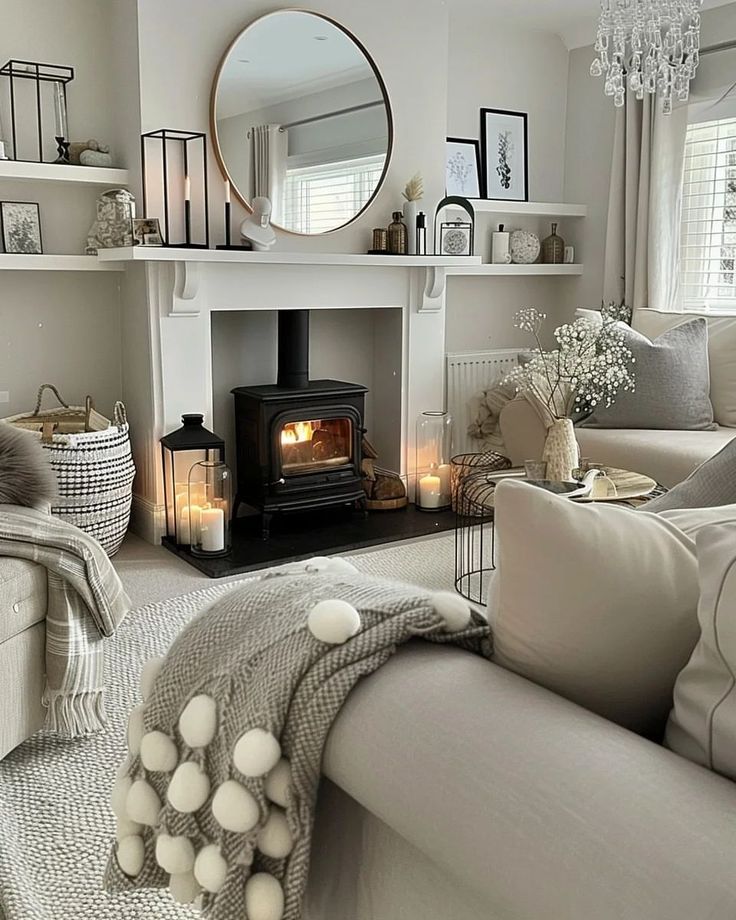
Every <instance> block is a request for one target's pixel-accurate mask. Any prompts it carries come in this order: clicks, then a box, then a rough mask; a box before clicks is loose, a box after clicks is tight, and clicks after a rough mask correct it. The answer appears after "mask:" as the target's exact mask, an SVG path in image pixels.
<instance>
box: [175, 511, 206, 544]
mask: <svg viewBox="0 0 736 920" xmlns="http://www.w3.org/2000/svg"><path fill="white" fill-rule="evenodd" d="M201 524H202V509H201V508H200V507H199V505H184V507H183V508H182V509H181V517H180V518H179V542H180V543H190V544H191V543H198V542H199V530H200V526H201Z"/></svg>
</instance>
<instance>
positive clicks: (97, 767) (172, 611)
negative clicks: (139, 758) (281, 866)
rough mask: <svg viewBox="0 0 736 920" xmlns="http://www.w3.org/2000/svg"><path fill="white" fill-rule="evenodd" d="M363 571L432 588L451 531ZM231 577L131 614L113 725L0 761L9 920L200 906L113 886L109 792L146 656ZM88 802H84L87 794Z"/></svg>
mask: <svg viewBox="0 0 736 920" xmlns="http://www.w3.org/2000/svg"><path fill="white" fill-rule="evenodd" d="M350 559H351V561H352V562H353V563H354V565H355V566H356V567H357V568H358V569H360V571H362V572H366V573H369V574H372V575H378V576H381V577H383V578H394V579H399V580H403V581H408V582H411V583H413V584H416V585H419V586H421V587H423V588H427V589H429V590H432V591H441V590H446V591H447V590H451V589H452V585H453V559H454V550H453V536H452V534H444V535H442V536H440V537H436V538H432V539H430V540H423V541H420V542H416V543H410V544H396V545H394V546H390V547H388V548H387V549H382V550H376V551H373V552H368V553H362V554H357V555H355V556H351V557H350ZM231 587H232V583H230V584H226V585H218V586H216V587H211V588H205V589H203V590H201V591H197V592H195V593H193V594H186V595H183V596H182V597H178V598H175V599H173V600H170V601H166V602H164V603H160V604H151V605H150V606H147V607H141V608H139V609H138V610H136V611H134V612H133V613H131V614H130V616H129V617H128V619H127V620H126V621H125V622H124V623H123V625H122V627H121V628H120V630H119V631H118V634H117V635H116V637H115V638H114V639H112V640H110V644H109V649H108V652H109V657H108V661H109V668H110V679H109V688H110V690H109V696H108V700H107V709H108V716H109V720H110V725H109V727H108V729H107V730H106V731H105V732H102V733H100V734H97V735H93V736H90V737H89V738H87V739H83V740H76V741H59V740H58V739H56V738H54V737H52V736H49V735H46V734H44V733H39V734H38V735H35V736H34V737H33V738H31V739H30V740H29V741H26V742H25V744H22V745H21V746H20V747H19V748H17V749H16V750H15V751H13V752H12V753H11V754H9V755H8V756H7V757H6V758H5V760H3V761H1V762H0V917H2V918H3V920H113V918H114V920H138V918H141V920H143V918H145V920H178V918H182V917H192V916H196V912H195V911H193V910H191V909H189V908H187V907H182V906H180V905H176V904H174V902H173V901H172V900H171V898H170V897H169V895H168V893H167V892H161V893H159V892H150V891H141V892H136V893H131V894H126V895H115V896H111V895H107V894H105V893H104V892H103V891H102V890H101V880H102V873H103V870H104V866H105V861H106V859H107V853H108V850H109V844H110V841H111V839H112V837H113V835H114V819H113V816H112V813H111V811H110V807H109V794H110V789H111V788H112V784H113V779H114V774H115V770H116V768H117V765H118V764H119V763H120V762H121V761H122V759H123V757H124V754H125V740H124V733H125V724H126V721H127V713H128V711H129V710H130V708H131V707H132V706H133V705H134V704H135V701H136V700H137V698H138V678H139V675H140V670H141V667H142V665H143V663H144V662H145V661H147V660H148V659H149V658H152V657H154V656H156V655H161V654H163V653H164V652H165V651H166V649H167V648H168V647H169V645H170V644H171V642H172V641H173V639H174V638H175V636H176V635H177V634H178V633H179V631H180V630H181V629H182V627H183V626H184V624H185V623H187V622H188V621H189V620H190V619H191V618H192V617H193V616H194V615H195V614H196V613H197V612H198V611H199V610H201V609H202V607H203V606H205V605H206V604H208V603H210V602H211V601H212V600H214V599H215V598H217V597H219V596H221V595H222V594H223V593H224V592H226V591H228V590H229V589H230V588H231ZM80 803H82V804H80Z"/></svg>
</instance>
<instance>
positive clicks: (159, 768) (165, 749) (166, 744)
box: [141, 732, 179, 773]
mask: <svg viewBox="0 0 736 920" xmlns="http://www.w3.org/2000/svg"><path fill="white" fill-rule="evenodd" d="M178 762H179V752H178V751H177V749H176V745H175V744H174V742H173V741H172V740H171V738H169V736H168V735H165V734H164V733H163V732H148V733H147V734H145V735H144V736H143V738H142V740H141V763H142V764H143V766H144V767H145V768H146V770H152V771H153V772H154V773H157V772H158V773H170V772H171V771H172V770H173V769H174V767H175V766H176V765H177V763H178Z"/></svg>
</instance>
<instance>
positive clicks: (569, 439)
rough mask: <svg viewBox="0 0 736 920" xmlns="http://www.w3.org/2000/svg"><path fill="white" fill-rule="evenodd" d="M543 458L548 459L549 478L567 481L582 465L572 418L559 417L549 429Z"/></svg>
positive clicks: (555, 480)
mask: <svg viewBox="0 0 736 920" xmlns="http://www.w3.org/2000/svg"><path fill="white" fill-rule="evenodd" d="M542 459H543V460H546V461H547V479H551V480H553V481H554V482H567V481H569V480H571V479H572V471H573V470H574V469H576V468H577V467H578V466H579V465H580V450H579V448H578V442H577V440H576V438H575V428H574V426H573V423H572V419H569V418H558V419H555V421H554V422H552V424H551V425H550V427H549V428H548V429H547V440H546V441H545V443H544V453H543V454H542Z"/></svg>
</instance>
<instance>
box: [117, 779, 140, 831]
mask: <svg viewBox="0 0 736 920" xmlns="http://www.w3.org/2000/svg"><path fill="white" fill-rule="evenodd" d="M132 785H133V784H132V783H131V786H132ZM142 830H143V825H142V824H139V823H138V822H137V821H131V820H130V818H126V817H122V818H118V820H117V824H116V825H115V839H116V840H122V839H123V837H135V835H136V834H140V832H141V831H142Z"/></svg>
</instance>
